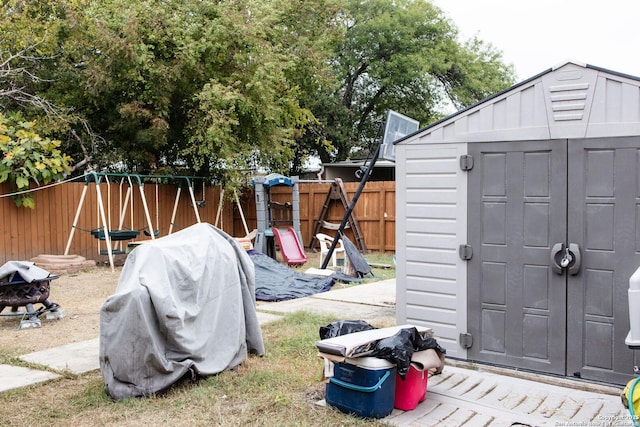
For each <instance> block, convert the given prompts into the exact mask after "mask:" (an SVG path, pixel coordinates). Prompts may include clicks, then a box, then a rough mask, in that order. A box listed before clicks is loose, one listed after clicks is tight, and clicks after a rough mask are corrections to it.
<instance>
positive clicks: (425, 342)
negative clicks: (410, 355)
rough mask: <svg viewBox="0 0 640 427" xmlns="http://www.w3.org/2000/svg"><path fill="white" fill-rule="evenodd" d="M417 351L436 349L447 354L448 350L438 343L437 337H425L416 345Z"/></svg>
mask: <svg viewBox="0 0 640 427" xmlns="http://www.w3.org/2000/svg"><path fill="white" fill-rule="evenodd" d="M414 349H415V351H424V350H431V349H433V350H435V351H436V352H438V353H441V354H447V350H446V349H445V348H444V347H442V346H441V345H440V344H438V341H436V339H435V338H425V339H421V340H420V342H419V343H417V344H416V345H415V346H414Z"/></svg>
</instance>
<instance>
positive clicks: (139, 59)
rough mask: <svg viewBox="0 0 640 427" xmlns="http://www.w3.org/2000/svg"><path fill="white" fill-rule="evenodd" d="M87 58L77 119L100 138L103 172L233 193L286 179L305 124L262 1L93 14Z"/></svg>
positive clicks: (268, 7)
mask: <svg viewBox="0 0 640 427" xmlns="http://www.w3.org/2000/svg"><path fill="white" fill-rule="evenodd" d="M87 13H88V14H89V15H90V16H91V17H92V19H93V20H94V22H95V23H96V24H95V25H96V27H95V31H94V33H93V35H92V40H91V44H92V45H93V46H95V54H94V55H93V56H92V57H91V59H90V61H88V62H87V63H86V65H85V67H84V68H83V69H82V73H83V75H84V77H83V78H84V81H85V84H84V88H85V90H84V93H83V94H82V96H83V100H82V102H83V103H84V107H83V109H84V111H86V114H87V115H88V117H89V118H90V121H91V123H92V125H93V126H94V127H95V128H96V129H99V130H100V133H101V135H102V136H103V137H104V139H105V142H104V149H103V150H101V152H102V153H103V158H102V159H101V165H102V166H105V167H106V166H107V165H120V166H121V167H123V168H124V169H125V170H127V171H137V172H140V173H143V172H148V171H150V170H152V169H156V170H157V169H160V168H161V169H163V170H168V171H173V172H177V171H179V170H181V171H182V172H185V171H188V172H190V173H194V174H198V175H205V176H212V177H214V178H218V179H221V180H229V181H233V182H237V181H238V180H239V177H237V176H236V175H239V174H240V173H241V172H242V171H247V170H248V169H255V168H257V167H263V168H267V169H269V170H272V171H278V172H286V171H287V170H288V169H289V166H290V161H291V159H292V158H293V155H294V150H295V140H294V135H295V132H296V129H301V128H303V127H304V126H305V125H306V123H307V122H308V121H309V120H311V117H312V116H311V114H310V112H309V111H308V110H307V109H305V108H302V107H301V106H300V104H299V102H298V98H297V96H298V93H299V89H298V87H297V86H296V85H295V84H293V83H292V82H291V81H290V79H289V78H288V76H287V70H289V69H290V68H291V64H292V63H293V62H294V61H295V59H296V57H295V55H294V53H293V52H291V51H290V50H287V49H286V48H284V47H283V46H284V45H285V40H282V39H281V38H280V37H281V36H282V33H281V32H279V31H278V28H277V26H276V25H275V24H276V23H277V22H278V19H279V17H278V16H279V15H278V13H279V12H278V9H277V7H275V6H274V5H273V4H272V2H269V1H243V0H233V1H225V2H212V1H204V2H203V1H199V0H187V1H182V0H165V1H152V0H148V1H141V2H131V1H128V0H109V1H101V2H96V3H95V4H94V5H93V7H92V8H91V9H89V10H88V11H87Z"/></svg>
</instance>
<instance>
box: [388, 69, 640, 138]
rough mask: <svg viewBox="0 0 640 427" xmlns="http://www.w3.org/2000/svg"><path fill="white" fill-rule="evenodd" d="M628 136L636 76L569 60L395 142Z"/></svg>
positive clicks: (636, 129) (638, 93)
mask: <svg viewBox="0 0 640 427" xmlns="http://www.w3.org/2000/svg"><path fill="white" fill-rule="evenodd" d="M630 135H640V78H638V77H634V76H629V75H625V74H621V73H617V72H613V71H610V70H606V69H604V68H599V67H595V66H592V65H585V64H579V63H576V62H571V61H568V62H565V63H563V64H560V65H558V66H556V67H554V68H551V69H549V70H546V71H544V72H542V73H540V74H538V75H536V76H534V77H532V78H530V79H528V80H525V81H523V82H521V83H518V84H516V85H514V86H512V87H510V88H508V89H506V90H504V91H502V92H500V93H497V94H495V95H493V96H491V97H489V98H487V99H485V100H483V101H481V102H479V103H477V104H475V105H472V106H471V107H468V108H466V109H464V110H461V111H458V112H456V113H454V114H452V115H450V116H448V117H446V118H444V119H443V120H440V121H439V122H436V123H434V124H432V125H430V126H427V127H426V128H424V129H422V130H420V131H418V132H416V133H414V134H413V135H410V136H408V137H407V138H405V139H404V140H403V141H400V142H399V143H401V144H412V143H425V142H487V141H518V140H545V139H557V138H590V137H603V136H608V137H611V136H630Z"/></svg>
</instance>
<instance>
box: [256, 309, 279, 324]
mask: <svg viewBox="0 0 640 427" xmlns="http://www.w3.org/2000/svg"><path fill="white" fill-rule="evenodd" d="M257 314H258V323H259V324H261V325H264V324H265V323H269V322H274V321H276V320H280V319H282V316H278V315H277V314H271V313H263V312H261V311H260V310H259V309H258V312H257Z"/></svg>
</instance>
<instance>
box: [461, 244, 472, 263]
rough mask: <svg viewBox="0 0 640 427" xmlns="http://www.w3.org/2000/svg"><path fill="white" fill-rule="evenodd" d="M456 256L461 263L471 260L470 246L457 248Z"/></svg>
mask: <svg viewBox="0 0 640 427" xmlns="http://www.w3.org/2000/svg"><path fill="white" fill-rule="evenodd" d="M458 254H459V255H460V259H461V260H463V261H469V260H470V259H471V258H473V248H472V247H471V246H470V245H460V246H459V247H458Z"/></svg>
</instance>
